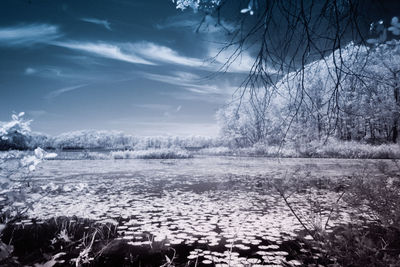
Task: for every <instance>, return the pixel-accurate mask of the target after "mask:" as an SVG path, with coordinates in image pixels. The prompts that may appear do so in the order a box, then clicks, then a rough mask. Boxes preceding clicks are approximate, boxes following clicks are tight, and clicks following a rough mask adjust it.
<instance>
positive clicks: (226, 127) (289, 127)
mask: <svg viewBox="0 0 400 267" xmlns="http://www.w3.org/2000/svg"><path fill="white" fill-rule="evenodd" d="M339 58H341V60H339ZM338 64H339V65H340V68H337V65H338ZM339 70H340V71H339ZM399 75H400V41H391V42H390V43H385V44H381V45H378V46H375V47H373V48H367V47H364V46H358V45H355V44H353V43H351V44H349V45H347V46H346V47H345V48H342V49H341V51H340V53H339V51H337V52H335V53H332V54H331V55H329V56H327V57H325V58H324V59H323V60H318V61H315V62H312V63H310V64H308V65H306V66H305V70H304V72H292V73H289V74H287V75H286V76H284V77H283V78H282V79H281V80H279V81H278V82H277V83H276V84H275V86H274V88H272V89H271V90H263V89H260V91H259V92H258V93H257V94H254V93H253V94H251V95H247V96H245V97H244V98H242V99H241V100H242V101H241V102H240V103H233V104H231V105H229V106H228V107H227V108H224V109H222V110H220V111H219V113H218V119H219V121H220V123H221V125H222V134H223V135H225V136H227V137H228V138H229V139H230V140H231V143H233V144H235V145H236V146H249V145H253V144H256V143H259V142H266V143H268V144H277V142H281V141H285V142H286V143H291V142H298V143H309V142H311V141H314V140H326V139H327V138H328V137H335V138H337V139H340V140H347V141H352V140H355V141H366V142H370V143H385V142H397V141H398V133H399V114H400V113H399V111H400V97H399V95H400V93H399V90H400V80H399ZM299 88H301V89H299ZM266 91H268V92H269V94H267V93H266ZM299 94H300V95H299Z"/></svg>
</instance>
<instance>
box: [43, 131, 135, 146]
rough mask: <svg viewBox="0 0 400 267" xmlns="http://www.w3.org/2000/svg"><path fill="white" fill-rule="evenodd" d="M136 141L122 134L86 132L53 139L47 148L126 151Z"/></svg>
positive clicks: (75, 132)
mask: <svg viewBox="0 0 400 267" xmlns="http://www.w3.org/2000/svg"><path fill="white" fill-rule="evenodd" d="M135 141H136V140H135V138H134V137H133V136H130V135H125V134H123V133H121V132H110V131H94V130H84V131H74V132H68V133H63V134H61V135H58V136H55V137H51V138H49V140H48V145H47V146H48V147H51V148H55V149H112V148H113V149H125V148H129V147H131V146H132V144H134V143H135Z"/></svg>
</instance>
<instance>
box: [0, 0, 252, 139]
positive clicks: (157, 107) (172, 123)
mask: <svg viewBox="0 0 400 267" xmlns="http://www.w3.org/2000/svg"><path fill="white" fill-rule="evenodd" d="M201 18H202V17H200V15H199V14H194V13H193V12H192V11H190V10H187V11H181V10H177V9H176V7H175V5H174V4H173V3H172V1H170V0H146V1H144V0H143V1H139V0H108V1H100V0H85V1H82V0H40V1H39V0H2V1H1V3H0V58H1V60H0V121H7V120H9V119H10V117H11V115H12V113H13V112H14V113H19V112H21V111H24V112H25V113H26V116H27V118H30V119H33V122H32V124H31V126H32V130H34V131H37V132H41V133H46V134H50V135H57V134H60V133H63V132H68V131H75V130H83V129H91V130H117V131H123V132H125V133H128V134H133V135H141V136H143V135H192V134H193V135H216V134H217V133H218V127H217V124H216V119H215V113H216V111H217V110H218V108H220V107H221V106H223V105H224V104H225V103H226V102H227V101H229V99H230V98H231V95H232V93H233V92H234V90H235V89H236V88H237V87H238V86H239V85H240V82H241V81H242V80H243V78H244V77H245V75H246V73H247V72H248V70H249V68H250V66H251V63H252V58H251V56H250V55H247V54H246V53H243V54H242V56H241V58H240V59H238V60H237V61H235V62H234V63H233V64H232V65H231V67H230V68H229V70H228V71H227V72H226V73H220V74H217V75H215V73H216V72H217V71H218V70H219V69H220V68H221V66H222V64H223V62H224V60H225V59H226V57H227V56H228V54H221V55H219V56H218V57H217V58H215V60H211V58H212V57H213V56H215V55H216V54H217V52H218V49H219V48H220V47H221V41H223V38H224V37H223V36H224V35H223V33H221V31H222V29H220V28H218V27H214V26H213V25H214V24H213V21H212V20H213V19H212V18H207V20H209V21H208V22H209V23H207V24H204V25H203V26H202V27H201V28H200V31H199V32H197V31H196V29H197V27H198V25H199V21H200V19H201ZM228 27H229V25H228Z"/></svg>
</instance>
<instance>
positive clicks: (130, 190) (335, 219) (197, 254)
mask: <svg viewBox="0 0 400 267" xmlns="http://www.w3.org/2000/svg"><path fill="white" fill-rule="evenodd" d="M165 161H168V162H169V163H171V164H165ZM242 161H243V162H242ZM265 161H266V159H251V160H250V159H247V160H246V159H242V160H233V159H229V158H228V159H219V158H215V159H212V160H210V159H208V158H205V159H190V160H185V161H176V160H164V161H163V162H161V161H160V160H153V161H150V160H149V161H140V160H126V161H115V162H114V161H110V162H107V164H110V165H111V166H103V165H104V161H95V160H92V161H88V162H86V163H87V164H86V163H85V164H83V163H81V164H78V165H77V166H76V165H75V164H74V162H73V161H51V162H46V164H47V166H45V168H44V169H43V172H40V171H39V172H38V173H37V176H36V177H34V179H33V181H34V182H33V183H34V184H33V187H32V188H33V189H32V190H33V191H32V194H40V195H41V197H40V198H39V200H38V201H37V202H36V203H35V205H34V206H33V209H32V210H31V211H29V214H28V215H29V217H30V218H34V219H35V226H37V225H39V224H40V223H43V222H44V221H46V220H47V219H49V218H52V217H60V216H63V217H70V218H71V217H73V216H77V217H80V218H87V219H90V220H91V221H92V222H94V223H99V224H106V223H108V224H110V225H114V226H115V238H114V242H115V243H112V244H113V245H112V246H111V245H110V246H111V247H110V248H109V249H108V250H107V251H109V250H110V249H111V250H112V248H113V247H122V248H123V249H122V248H121V249H122V250H121V251H122V252H123V253H128V252H129V253H131V254H132V253H133V254H132V255H142V256H140V257H139V256H138V257H139V258H138V259H140V260H144V261H146V260H145V259H147V258H146V257H150V258H151V256H149V255H153V254H154V253H155V254H154V255H158V256H157V257H156V258H157V262H158V263H159V264H160V265H162V264H164V263H165V261H166V258H165V257H164V255H167V254H168V253H169V254H168V259H169V260H171V261H172V259H173V260H174V263H182V264H188V265H189V266H201V265H204V266H261V265H267V266H271V265H276V266H282V265H286V266H301V265H302V264H303V263H304V260H305V259H309V260H311V261H312V262H311V263H318V262H319V260H320V259H321V258H322V256H323V255H322V254H320V250H319V248H318V247H317V248H315V249H311V247H308V246H307V245H305V244H304V243H303V244H301V242H300V241H299V240H298V237H299V236H300V237H303V240H309V241H313V236H311V235H310V234H309V233H307V232H304V227H303V226H302V225H301V223H300V222H299V220H298V219H297V218H296V217H295V216H293V213H292V211H291V210H290V209H289V207H288V206H287V204H286V203H285V201H284V200H283V199H282V197H281V196H280V195H279V193H278V192H277V191H276V190H275V189H274V188H273V187H271V186H268V181H267V180H266V179H264V178H263V179H261V178H262V177H269V179H274V178H282V177H283V175H284V172H283V170H282V167H279V168H278V167H277V166H279V165H276V163H275V162H273V161H272V160H269V161H268V160H267V161H268V164H270V165H271V166H272V167H274V168H272V169H266V167H265ZM99 162H101V164H100V165H99ZM325 163H326V165H324V166H319V167H316V166H314V168H315V172H316V173H318V171H320V169H325V171H327V173H329V166H331V167H332V168H333V166H334V168H335V170H337V166H336V163H335V165H333V162H331V161H327V162H325ZM322 165H323V164H322ZM249 166H250V167H251V168H249ZM287 166H291V168H292V169H293V170H294V172H295V173H301V172H303V171H304V170H300V171H299V169H298V168H297V165H295V164H293V163H292V162H286V167H287ZM294 166H296V168H294ZM345 166H347V165H345ZM308 167H310V166H309V165H308ZM350 169H351V168H350V167H346V168H342V169H341V171H342V172H344V173H347V172H349V170H350ZM60 170H65V173H61V172H60ZM314 174H315V173H314ZM297 175H298V174H297ZM342 175H343V173H337V172H336V173H333V172H331V176H332V177H338V176H342ZM52 177H54V178H52ZM310 179H311V178H310ZM260 183H263V184H264V186H260ZM309 199H313V200H314V201H315V200H318V204H319V210H318V211H316V210H314V208H315V205H314V206H313V203H312V202H310V201H309ZM336 199H337V193H336V192H334V191H330V190H329V189H326V188H322V189H318V190H315V189H313V187H312V186H311V187H307V188H306V189H305V190H302V191H294V192H293V193H292V194H291V195H290V201H291V205H292V207H293V208H294V209H295V210H296V211H297V213H298V215H299V216H302V218H312V222H310V223H314V224H316V223H319V224H323V223H325V222H326V218H327V217H328V216H329V215H330V211H331V207H332V202H334V201H336ZM339 205H341V206H340V212H337V213H335V216H332V217H331V218H330V220H329V223H327V226H328V228H330V229H333V228H334V227H336V226H337V225H339V224H343V223H347V222H350V221H351V220H352V218H353V217H352V216H351V214H352V212H353V210H352V209H350V208H349V207H348V206H346V203H344V202H340V203H339ZM71 222H72V221H71ZM32 224H33V222H32V220H31V219H26V220H22V221H20V222H18V223H17V224H16V225H17V226H19V227H25V226H32ZM82 229H83V231H89V225H84V226H83V228H82ZM294 241H295V242H294ZM293 242H294V243H293ZM95 243H96V242H95ZM122 252H121V253H122ZM172 252H174V254H172ZM175 253H176V254H175ZM311 254H312V257H310V255H311ZM106 255H107V253H106ZM127 255H129V254H126V255H125V254H124V257H123V260H124V259H125V258H126V259H125V261H128V262H129V261H132V259H130V258H129V257H128V256H127ZM154 255H153V256H154ZM313 257H315V258H313ZM138 259H136V260H138ZM103 260H105V261H106V260H107V259H106V258H104V259H103Z"/></svg>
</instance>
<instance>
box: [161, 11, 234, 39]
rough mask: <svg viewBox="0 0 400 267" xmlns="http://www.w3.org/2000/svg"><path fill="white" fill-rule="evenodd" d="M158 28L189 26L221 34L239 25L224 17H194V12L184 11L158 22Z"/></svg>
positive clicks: (199, 30)
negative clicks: (160, 22)
mask: <svg viewBox="0 0 400 267" xmlns="http://www.w3.org/2000/svg"><path fill="white" fill-rule="evenodd" d="M155 27H156V28H157V29H158V30H164V29H174V28H177V29H182V28H189V29H191V30H193V31H198V32H201V33H206V34H221V33H228V32H233V31H234V30H235V29H237V28H238V26H237V25H234V24H232V23H229V22H227V21H225V20H224V19H221V18H219V19H217V18H214V17H212V16H210V15H206V16H197V17H193V14H190V15H188V13H183V14H180V15H176V16H173V17H169V18H168V19H166V20H165V21H164V22H163V23H162V24H156V25H155Z"/></svg>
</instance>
